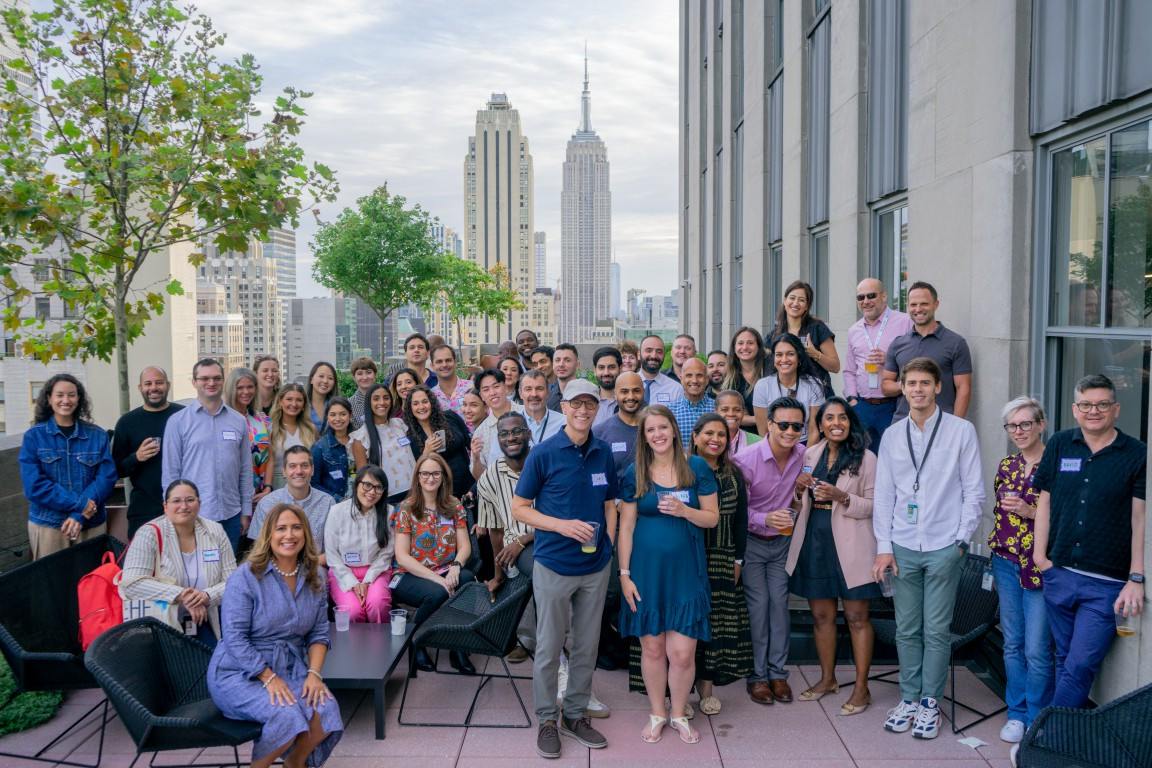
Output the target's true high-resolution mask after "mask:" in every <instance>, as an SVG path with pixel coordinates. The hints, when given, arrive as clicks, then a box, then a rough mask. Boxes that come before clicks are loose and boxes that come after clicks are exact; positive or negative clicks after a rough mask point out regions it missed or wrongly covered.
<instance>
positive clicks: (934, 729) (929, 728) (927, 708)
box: [912, 696, 940, 739]
mask: <svg viewBox="0 0 1152 768" xmlns="http://www.w3.org/2000/svg"><path fill="white" fill-rule="evenodd" d="M939 733H940V705H939V703H938V702H937V701H936V699H933V698H931V697H927V696H926V697H924V698H923V699H920V711H919V712H917V713H916V725H915V726H913V728H912V735H913V736H914V737H915V738H917V739H934V738H936V736H937V735H939Z"/></svg>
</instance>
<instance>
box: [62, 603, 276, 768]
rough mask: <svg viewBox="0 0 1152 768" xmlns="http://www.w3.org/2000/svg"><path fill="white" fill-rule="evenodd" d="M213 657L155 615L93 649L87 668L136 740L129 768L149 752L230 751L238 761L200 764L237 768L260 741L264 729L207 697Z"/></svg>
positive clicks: (133, 623) (112, 634) (115, 631)
mask: <svg viewBox="0 0 1152 768" xmlns="http://www.w3.org/2000/svg"><path fill="white" fill-rule="evenodd" d="M211 659H212V651H211V650H210V649H209V648H208V646H206V645H204V644H203V643H201V642H199V641H198V640H194V639H192V638H190V637H188V636H187V635H185V634H184V633H183V632H178V631H177V630H175V629H173V628H172V627H169V626H168V625H167V624H164V623H163V622H160V621H157V620H156V619H153V618H148V619H136V620H134V621H128V622H125V623H123V624H121V625H119V626H117V627H113V628H112V629H110V630H108V631H107V632H105V633H104V634H102V635H100V637H98V638H96V640H95V641H94V642H93V643H92V645H90V646H89V647H88V652H87V653H85V654H84V663H85V664H86V665H87V667H88V669H89V670H90V671H91V672H92V675H93V676H94V677H95V678H96V680H97V682H99V683H100V687H101V688H103V689H104V693H106V694H107V695H108V699H109V701H111V702H112V706H113V707H114V708H115V709H116V712H117V713H118V714H119V715H120V719H121V720H123V721H124V727H125V728H127V729H128V734H129V735H130V736H131V737H132V741H133V742H135V743H136V759H135V760H133V761H132V765H135V764H136V760H139V759H140V755H142V754H143V753H145V752H166V751H170V750H175V749H204V748H208V747H232V753H233V755H234V756H235V758H236V760H235V762H234V763H211V764H205V763H197V764H196V766H197V768H200V767H201V766H204V765H215V766H226V765H235V766H237V768H239V766H240V765H241V763H240V752H239V750H238V749H237V748H238V747H239V746H240V745H241V744H246V743H247V742H249V741H252V740H253V739H255V738H256V737H257V736H259V735H260V729H261V724H260V723H254V722H250V721H247V720H229V719H228V718H226V717H224V715H222V714H221V713H220V710H219V709H218V708H217V707H216V704H215V703H214V702H213V701H212V697H211V696H210V695H209V694H208V680H207V675H208V662H209V661H211ZM152 759H153V761H154V760H155V759H156V758H155V755H153V758H152ZM130 768H131V767H130ZM165 768H172V767H171V766H167V765H166V766H165Z"/></svg>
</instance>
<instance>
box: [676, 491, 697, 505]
mask: <svg viewBox="0 0 1152 768" xmlns="http://www.w3.org/2000/svg"><path fill="white" fill-rule="evenodd" d="M672 495H673V496H675V497H676V498H678V499H680V501H682V502H684V503H685V504H687V503H688V502H690V501H691V500H692V492H691V491H686V490H679V491H673V492H672Z"/></svg>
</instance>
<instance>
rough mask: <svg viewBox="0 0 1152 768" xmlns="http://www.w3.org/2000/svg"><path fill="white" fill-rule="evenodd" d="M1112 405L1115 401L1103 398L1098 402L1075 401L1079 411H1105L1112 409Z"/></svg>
mask: <svg viewBox="0 0 1152 768" xmlns="http://www.w3.org/2000/svg"><path fill="white" fill-rule="evenodd" d="M1114 405H1116V403H1114V402H1112V401H1111V400H1104V401H1102V402H1099V403H1085V402H1079V403H1076V407H1077V408H1079V409H1080V413H1091V412H1092V411H1093V410H1097V411H1099V412H1100V413H1105V412H1107V411H1110V410H1112V406H1114Z"/></svg>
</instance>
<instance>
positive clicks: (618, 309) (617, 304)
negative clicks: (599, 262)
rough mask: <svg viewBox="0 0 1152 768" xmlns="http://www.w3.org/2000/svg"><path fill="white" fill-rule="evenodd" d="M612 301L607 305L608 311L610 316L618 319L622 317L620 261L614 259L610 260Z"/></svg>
mask: <svg viewBox="0 0 1152 768" xmlns="http://www.w3.org/2000/svg"><path fill="white" fill-rule="evenodd" d="M611 297H612V301H611V304H610V305H609V311H610V312H611V313H612V317H614V318H618V319H620V320H623V319H624V305H623V304H622V303H621V301H620V262H618V261H616V260H615V259H613V260H612V291H611Z"/></svg>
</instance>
